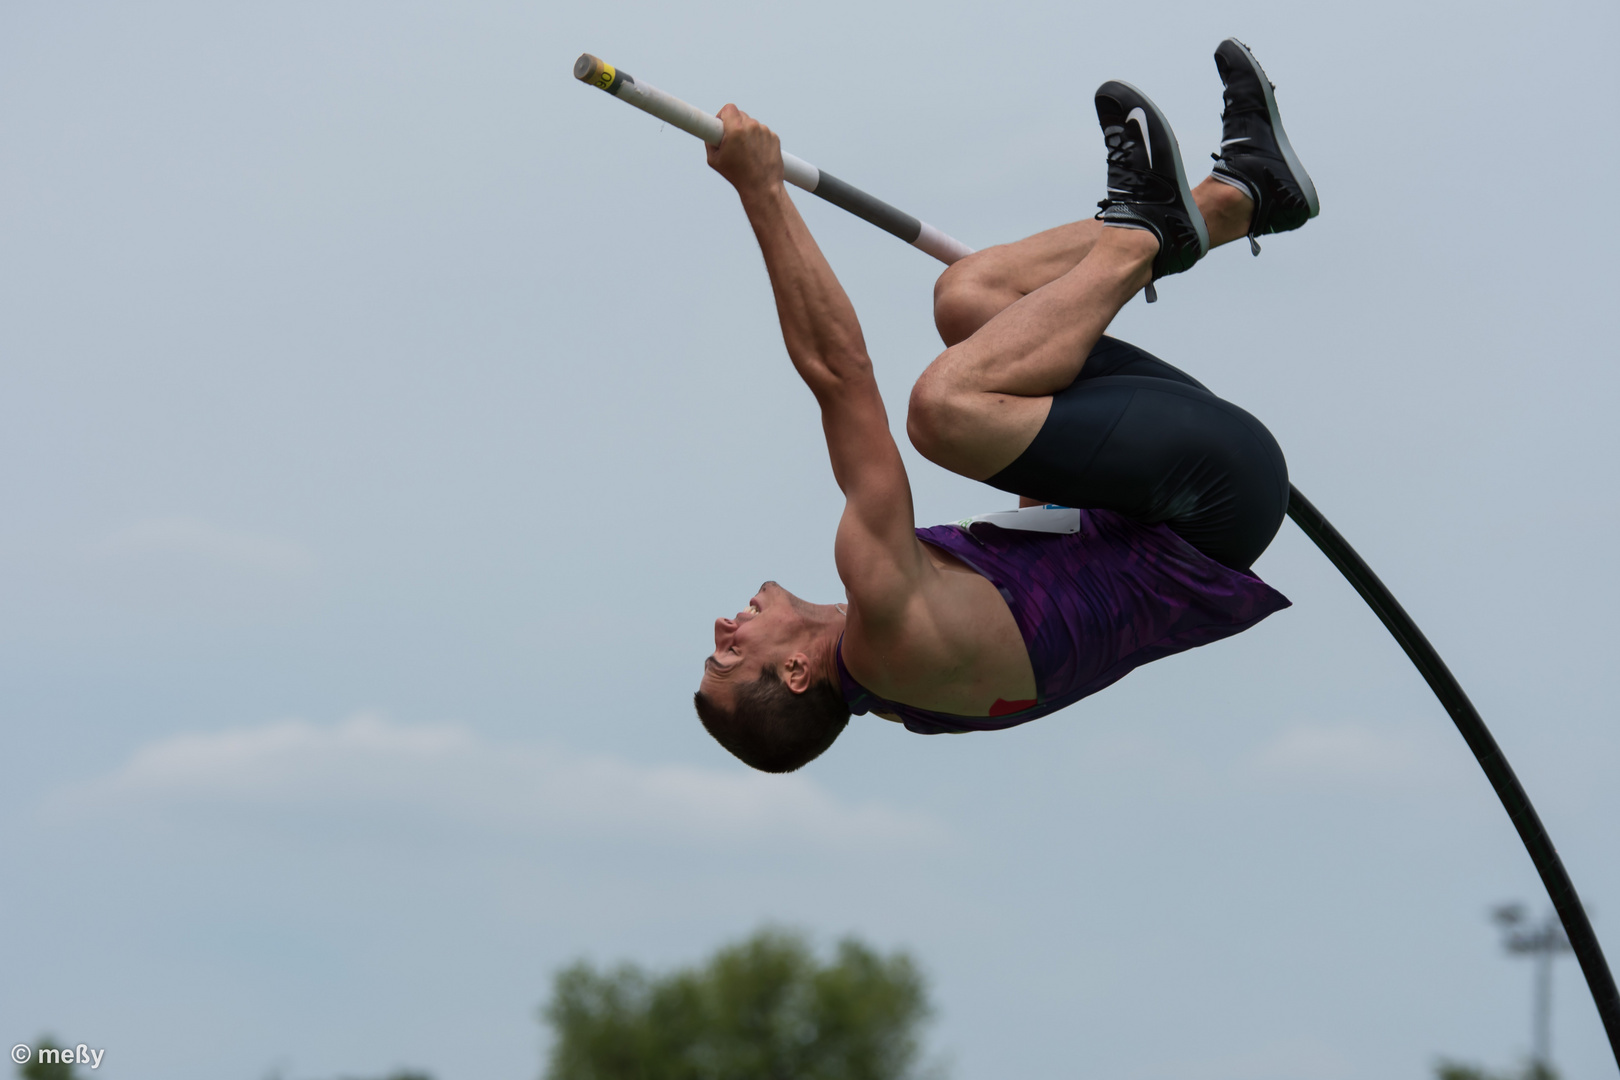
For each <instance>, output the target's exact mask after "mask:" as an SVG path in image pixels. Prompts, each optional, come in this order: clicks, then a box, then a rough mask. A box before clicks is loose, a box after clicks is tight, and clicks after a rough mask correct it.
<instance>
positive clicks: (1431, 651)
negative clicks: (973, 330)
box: [574, 53, 1620, 1065]
mask: <svg viewBox="0 0 1620 1080" xmlns="http://www.w3.org/2000/svg"><path fill="white" fill-rule="evenodd" d="M574 77H575V78H576V79H578V80H580V81H581V82H584V83H589V84H590V85H592V86H595V87H597V88H598V89H600V90H604V91H606V92H607V93H609V94H612V95H613V96H614V97H616V98H618V99H619V100H620V101H623V102H625V103H626V104H629V105H634V106H635V107H636V108H638V109H641V110H642V111H644V112H648V113H651V114H652V115H653V116H656V117H658V118H659V119H660V120H663V121H665V122H666V123H669V124H672V125H674V126H675V127H678V128H680V129H681V130H682V131H685V132H686V133H688V134H690V135H695V136H697V137H698V138H700V139H702V140H703V141H704V142H706V143H708V144H710V145H711V146H713V145H718V143H719V142H720V136H721V131H722V125H721V123H720V121H719V119H718V118H716V117H714V116H711V115H709V114H708V113H706V112H704V111H703V110H701V109H699V108H697V107H696V106H694V105H689V104H687V103H686V102H684V101H682V100H680V99H679V98H676V97H672V96H671V95H669V94H666V93H664V92H663V91H662V90H659V89H657V88H656V87H653V86H650V85H648V84H647V83H644V82H640V81H638V80H636V79H634V78H632V77H631V76H630V74H629V73H628V72H625V71H623V70H621V69H618V68H615V67H613V65H611V64H608V63H606V62H604V61H602V60H601V59H599V58H597V57H595V56H592V55H591V54H590V53H582V54H581V55H580V58H579V59H578V60H577V61H575V63H574ZM782 164H783V172H784V178H785V179H786V180H787V182H788V183H790V184H793V185H794V186H795V187H800V188H803V189H804V190H806V191H808V192H810V193H812V194H815V195H819V196H821V197H822V198H824V199H826V200H827V201H828V202H830V203H832V204H833V205H835V206H838V207H841V208H842V209H845V210H848V211H849V212H850V213H852V214H854V215H855V216H856V217H859V218H862V219H864V220H866V221H868V222H871V223H872V224H874V225H876V226H878V228H880V229H883V230H884V231H885V232H888V233H892V234H893V235H895V236H897V237H899V238H900V239H902V240H904V241H906V243H908V244H911V245H912V246H913V247H917V248H920V249H921V250H923V251H925V252H927V253H928V254H930V255H932V256H934V257H935V258H936V259H938V260H940V261H941V262H943V263H945V264H946V265H949V264H951V263H954V262H956V261H957V260H958V259H960V258H962V257H964V256H966V255H971V254H972V253H973V249H972V248H970V247H968V246H967V245H966V244H963V243H962V242H961V241H959V240H955V239H953V238H952V237H950V236H947V235H946V234H945V233H943V232H940V231H939V230H938V229H936V228H934V227H933V226H932V225H928V224H926V223H924V222H922V221H921V220H919V219H917V218H914V217H912V216H911V215H910V214H907V213H905V212H903V211H901V210H898V209H896V208H895V207H893V206H890V205H889V204H888V203H886V202H883V201H882V200H881V199H877V198H875V197H873V196H871V195H868V194H867V193H866V192H864V191H861V190H860V189H859V188H856V187H853V186H851V185H849V184H846V183H845V182H844V181H842V180H839V179H838V178H837V177H834V176H831V175H829V174H827V173H824V172H822V171H821V170H819V169H817V168H816V167H815V166H814V165H811V164H810V163H809V162H806V161H802V160H800V159H799V158H796V157H794V156H793V155H792V154H788V153H783V155H782ZM1288 516H1289V517H1291V518H1293V519H1294V523H1295V524H1296V525H1298V526H1299V527H1300V530H1301V531H1303V532H1304V533H1305V535H1306V536H1308V537H1310V538H1311V541H1312V542H1313V543H1314V544H1315V545H1316V546H1317V547H1318V548H1320V549H1321V551H1322V554H1324V555H1326V556H1327V557H1328V561H1329V562H1331V563H1333V565H1334V566H1336V567H1338V569H1339V572H1340V573H1341V574H1343V575H1344V577H1345V580H1347V581H1348V582H1349V583H1350V586H1351V587H1352V588H1353V589H1355V590H1356V592H1357V593H1359V594H1360V595H1361V598H1362V599H1363V600H1364V601H1366V603H1367V606H1368V607H1370V608H1372V610H1373V613H1374V614H1375V615H1377V616H1378V618H1379V620H1380V621H1381V622H1382V623H1383V624H1384V627H1385V629H1387V630H1388V631H1389V632H1390V634H1391V635H1393V636H1394V638H1395V640H1396V641H1397V642H1398V643H1399V644H1400V646H1401V648H1402V649H1403V650H1404V651H1405V652H1406V655H1407V658H1408V659H1410V660H1411V661H1412V663H1413V665H1414V666H1416V667H1417V669H1418V672H1419V674H1421V675H1422V676H1423V679H1424V681H1425V682H1427V683H1428V684H1429V689H1430V690H1432V691H1434V695H1435V697H1437V698H1439V700H1440V704H1441V705H1442V706H1444V707H1445V710H1446V712H1447V713H1448V714H1449V715H1450V716H1451V719H1452V722H1453V723H1455V724H1456V725H1457V731H1458V732H1459V733H1460V734H1461V735H1462V737H1463V741H1464V742H1466V743H1467V744H1468V748H1469V749H1470V750H1472V751H1473V753H1474V758H1475V759H1476V760H1477V761H1478V762H1479V765H1480V768H1482V769H1484V770H1485V775H1486V777H1487V778H1488V779H1489V780H1490V782H1491V787H1492V788H1494V789H1495V791H1496V795H1497V798H1499V799H1500V800H1501V801H1502V806H1503V808H1504V809H1505V810H1506V811H1507V814H1508V818H1509V819H1510V820H1512V822H1513V826H1514V828H1515V829H1517V830H1518V832H1519V839H1520V840H1522V841H1523V842H1524V846H1525V850H1527V851H1528V852H1529V853H1530V860H1531V862H1533V863H1534V864H1535V867H1536V871H1537V872H1538V873H1539V874H1540V875H1541V881H1542V884H1543V885H1545V886H1546V888H1547V894H1548V896H1549V897H1551V899H1552V903H1553V909H1554V910H1555V911H1557V912H1558V917H1559V919H1560V920H1561V921H1562V922H1563V926H1564V932H1565V933H1566V934H1567V935H1568V937H1569V943H1570V948H1571V949H1572V951H1573V952H1574V953H1575V957H1576V959H1577V960H1579V961H1580V965H1581V972H1582V974H1584V975H1585V976H1586V985H1587V987H1588V989H1590V990H1591V992H1592V1000H1593V1002H1594V1004H1596V1005H1597V1011H1598V1016H1599V1018H1601V1019H1602V1021H1603V1028H1604V1031H1605V1032H1606V1033H1607V1034H1608V1037H1609V1048H1610V1050H1612V1051H1613V1053H1614V1057H1615V1063H1616V1065H1620V990H1617V989H1616V987H1615V982H1614V976H1613V975H1612V974H1611V973H1610V971H1609V965H1608V961H1606V960H1605V959H1604V957H1603V947H1602V945H1601V944H1599V942H1598V939H1597V935H1596V934H1595V933H1594V932H1593V930H1592V923H1591V921H1590V920H1589V919H1588V918H1587V917H1586V909H1585V908H1584V907H1582V905H1581V899H1580V896H1579V895H1578V894H1577V893H1576V892H1575V884H1574V882H1572V881H1571V880H1570V877H1569V873H1568V871H1566V870H1565V869H1564V863H1563V860H1562V859H1560V858H1559V857H1558V850H1557V848H1555V847H1554V846H1553V842H1552V838H1551V837H1549V836H1548V835H1547V829H1546V827H1545V826H1543V825H1542V824H1541V819H1540V817H1538V816H1537V814H1536V811H1535V807H1533V806H1531V805H1530V797H1529V795H1527V794H1526V793H1525V790H1524V787H1523V786H1522V785H1521V784H1520V783H1519V780H1518V777H1516V776H1514V774H1513V769H1512V767H1511V766H1509V765H1508V763H1507V758H1505V757H1504V756H1503V755H1502V751H1501V749H1500V748H1499V747H1498V746H1497V745H1496V740H1495V739H1494V738H1492V736H1491V733H1490V730H1489V729H1488V728H1486V726H1485V721H1484V720H1483V719H1482V718H1481V717H1480V715H1479V711H1478V710H1477V709H1475V708H1474V706H1473V703H1472V702H1470V701H1469V700H1468V695H1467V694H1465V693H1464V692H1463V688H1462V685H1461V684H1460V683H1458V682H1457V679H1456V677H1455V676H1454V675H1452V674H1451V670H1450V669H1449V668H1447V667H1446V664H1445V661H1444V660H1441V659H1440V654H1439V653H1438V652H1436V651H1435V648H1434V646H1433V645H1431V644H1429V639H1428V638H1426V637H1424V636H1423V631H1421V630H1419V629H1418V627H1417V624H1416V623H1415V622H1413V621H1412V617H1411V616H1410V615H1408V614H1407V613H1406V611H1405V609H1404V608H1402V607H1401V605H1400V603H1399V602H1398V601H1396V599H1395V596H1394V594H1393V593H1391V592H1390V591H1389V589H1388V588H1387V587H1385V585H1384V583H1383V582H1382V581H1380V580H1379V579H1378V575H1377V574H1374V573H1373V572H1372V568H1371V567H1370V566H1368V565H1367V563H1366V562H1365V561H1364V560H1363V559H1362V558H1361V556H1360V555H1358V554H1357V553H1356V551H1355V549H1354V548H1352V547H1351V546H1350V544H1349V542H1348V541H1346V540H1345V538H1344V537H1343V536H1341V535H1340V534H1339V531H1338V530H1337V529H1335V528H1334V527H1333V526H1332V524H1330V523H1329V522H1328V520H1327V518H1326V517H1324V516H1323V515H1322V512H1321V511H1320V510H1318V509H1317V508H1316V507H1315V506H1313V505H1311V502H1310V500H1309V499H1307V498H1305V496H1304V495H1303V494H1301V493H1300V490H1299V488H1297V487H1294V486H1292V485H1290V486H1289V489H1288Z"/></svg>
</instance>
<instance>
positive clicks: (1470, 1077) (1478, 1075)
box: [1434, 1058, 1558, 1080]
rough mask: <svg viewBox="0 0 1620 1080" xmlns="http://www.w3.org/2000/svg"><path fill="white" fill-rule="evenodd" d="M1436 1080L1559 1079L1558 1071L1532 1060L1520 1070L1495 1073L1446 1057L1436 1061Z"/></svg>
mask: <svg viewBox="0 0 1620 1080" xmlns="http://www.w3.org/2000/svg"><path fill="white" fill-rule="evenodd" d="M1434 1077H1435V1080H1558V1071H1557V1070H1556V1069H1554V1068H1552V1067H1551V1066H1547V1065H1542V1064H1541V1063H1540V1062H1534V1061H1532V1062H1531V1063H1530V1064H1528V1065H1526V1066H1525V1067H1524V1068H1522V1069H1520V1070H1519V1071H1518V1072H1509V1073H1494V1072H1490V1071H1488V1070H1487V1069H1485V1068H1484V1067H1483V1066H1480V1065H1466V1064H1464V1063H1463V1062H1460V1061H1448V1060H1446V1059H1444V1058H1442V1059H1440V1060H1439V1061H1437V1062H1435V1066H1434Z"/></svg>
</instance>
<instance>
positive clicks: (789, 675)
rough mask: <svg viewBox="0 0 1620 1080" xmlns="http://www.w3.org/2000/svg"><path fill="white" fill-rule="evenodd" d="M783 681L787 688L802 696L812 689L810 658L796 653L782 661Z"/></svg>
mask: <svg viewBox="0 0 1620 1080" xmlns="http://www.w3.org/2000/svg"><path fill="white" fill-rule="evenodd" d="M782 681H783V682H785V683H787V688H788V689H789V690H791V691H793V692H794V693H795V694H802V693H804V692H805V691H806V690H808V689H810V658H809V657H808V656H806V655H805V654H804V653H802V652H796V653H794V654H793V655H792V656H790V657H788V658H787V659H786V660H784V661H782Z"/></svg>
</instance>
